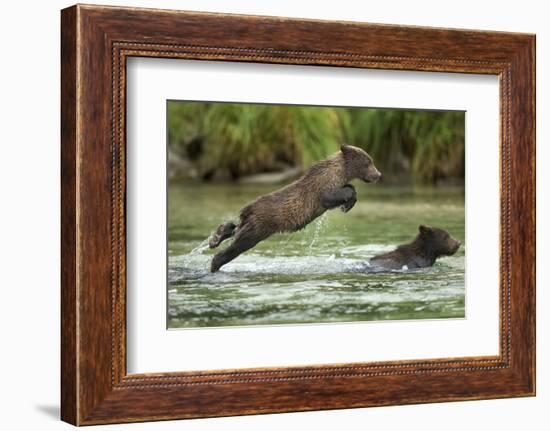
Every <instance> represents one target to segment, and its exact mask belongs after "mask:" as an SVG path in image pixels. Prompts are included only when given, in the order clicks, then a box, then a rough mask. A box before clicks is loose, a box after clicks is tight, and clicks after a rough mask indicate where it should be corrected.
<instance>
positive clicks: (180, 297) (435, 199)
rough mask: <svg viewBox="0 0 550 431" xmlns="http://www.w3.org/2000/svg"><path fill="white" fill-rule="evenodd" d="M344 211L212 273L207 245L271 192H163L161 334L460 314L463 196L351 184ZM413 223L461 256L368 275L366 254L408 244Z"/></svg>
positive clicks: (174, 185) (180, 185) (182, 186)
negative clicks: (351, 199)
mask: <svg viewBox="0 0 550 431" xmlns="http://www.w3.org/2000/svg"><path fill="white" fill-rule="evenodd" d="M354 184H355V186H356V189H357V192H358V202H357V204H356V205H355V207H354V208H353V209H352V210H351V211H350V212H348V213H347V214H344V213H342V212H341V211H339V210H333V211H330V212H327V213H325V214H324V215H323V216H321V217H320V218H319V219H317V220H316V221H314V222H313V223H311V224H310V225H309V226H307V227H306V228H305V229H304V230H302V231H300V232H296V233H292V234H278V235H274V236H272V237H271V238H269V239H267V240H266V241H263V242H261V243H260V244H258V245H257V246H256V247H255V248H253V249H252V250H250V251H248V252H247V253H245V254H242V255H241V256H239V257H238V258H237V259H235V260H234V261H232V262H230V263H229V264H227V265H225V266H224V267H222V269H221V270H220V271H219V272H218V273H215V274H210V272H209V266H210V260H211V258H212V256H213V254H214V253H215V251H217V250H219V249H220V248H223V247H225V246H227V245H228V244H229V241H230V240H228V241H226V243H223V244H222V245H221V246H220V248H219V249H217V250H209V249H208V246H207V238H208V236H209V235H210V233H211V232H212V231H213V230H214V229H215V228H216V227H217V226H218V225H219V224H220V223H222V222H225V221H228V220H235V221H237V220H238V218H237V214H238V211H239V209H240V208H242V207H243V206H244V205H246V204H247V203H249V202H250V201H252V200H253V199H255V198H256V197H257V196H259V195H261V194H264V193H267V192H269V191H272V190H274V189H276V188H278V187H277V186H245V185H219V184H212V185H204V184H189V183H185V182H177V181H174V182H171V183H170V184H169V187H168V190H169V192H168V295H167V298H168V327H169V328H190V327H219V326H237V325H238V326H243V325H273V324H297V323H328V322H354V321H372V320H400V319H434V318H460V317H464V315H465V314H464V313H465V310H464V297H465V286H464V253H465V246H466V244H465V241H464V189H463V188H458V187H457V188H454V187H443V188H441V187H440V188H411V187H408V188H407V187H387V186H383V185H381V184H373V185H370V184H369V185H367V184H363V183H354ZM419 224H426V225H431V226H437V227H441V228H444V229H447V230H448V231H449V232H450V233H451V235H453V236H454V237H455V238H457V239H458V240H460V241H461V242H462V244H463V245H462V246H461V248H460V249H459V251H458V252H457V253H456V254H455V255H454V256H451V257H445V258H441V259H440V260H438V261H437V262H436V264H435V265H434V266H433V267H431V268H426V269H422V270H416V271H394V272H372V271H371V272H369V271H368V268H366V266H365V262H366V261H367V259H368V258H369V257H372V256H373V255H375V254H379V253H381V252H385V251H389V250H391V249H392V248H393V247H395V246H396V245H397V244H401V243H404V242H408V241H410V240H411V239H412V238H413V237H414V236H415V235H416V232H417V229H418V225H419Z"/></svg>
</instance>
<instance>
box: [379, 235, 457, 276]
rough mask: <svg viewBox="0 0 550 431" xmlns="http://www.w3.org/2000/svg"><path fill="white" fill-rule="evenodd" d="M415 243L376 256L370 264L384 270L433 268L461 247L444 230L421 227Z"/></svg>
mask: <svg viewBox="0 0 550 431" xmlns="http://www.w3.org/2000/svg"><path fill="white" fill-rule="evenodd" d="M418 231H419V233H418V235H417V236H416V238H415V239H414V241H412V242H410V243H408V244H403V245H400V246H399V247H397V248H396V249H395V250H393V251H390V252H389V253H385V254H381V255H378V256H374V257H373V258H372V259H370V261H369V264H370V265H371V266H373V267H376V268H384V269H404V267H406V268H405V269H415V268H425V267H428V266H432V265H433V264H434V263H435V261H436V259H437V258H438V257H441V256H451V255H453V254H455V253H456V251H457V250H458V248H459V247H460V241H457V240H456V239H454V238H453V237H452V236H451V235H449V233H448V232H447V231H446V230H444V229H439V228H437V227H427V226H423V225H420V226H419V227H418Z"/></svg>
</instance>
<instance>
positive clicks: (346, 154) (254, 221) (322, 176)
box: [209, 145, 381, 272]
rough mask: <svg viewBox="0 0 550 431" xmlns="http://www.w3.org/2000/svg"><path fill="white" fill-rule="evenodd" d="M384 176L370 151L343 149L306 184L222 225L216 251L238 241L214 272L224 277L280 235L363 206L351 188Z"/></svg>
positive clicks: (217, 260)
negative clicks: (229, 266)
mask: <svg viewBox="0 0 550 431" xmlns="http://www.w3.org/2000/svg"><path fill="white" fill-rule="evenodd" d="M380 176H381V174H380V172H379V171H378V170H377V169H376V167H375V166H374V162H373V161H372V158H371V157H370V156H369V155H368V154H367V152H366V151H364V150H362V149H361V148H357V147H353V146H351V145H342V147H341V151H339V152H338V153H336V154H334V155H333V156H331V157H329V158H328V159H326V160H322V161H320V162H318V163H316V164H314V165H313V166H311V167H310V168H309V169H308V170H307V171H306V173H305V174H304V175H303V176H302V177H301V178H299V179H297V180H296V181H294V182H293V183H291V184H288V185H287V186H285V187H283V188H281V189H279V190H276V191H274V192H272V193H269V194H266V195H264V196H260V197H259V198H257V199H256V200H255V201H253V202H252V203H250V204H249V205H247V206H245V207H244V208H243V209H241V211H240V215H239V218H240V221H239V223H238V224H235V223H233V222H228V223H224V224H222V225H220V226H219V227H218V229H217V230H216V232H215V233H214V234H213V235H212V236H211V238H210V241H209V246H210V248H215V247H217V246H218V245H219V244H220V243H221V242H222V241H224V240H225V239H227V238H230V237H232V236H234V240H233V243H232V244H231V245H230V246H229V247H227V248H226V249H225V250H222V251H220V252H219V253H217V254H216V255H215V256H214V258H213V259H212V263H211V266H210V270H211V271H212V272H216V271H218V270H219V269H220V268H221V267H222V266H223V265H225V264H226V263H228V262H230V261H231V260H233V259H235V258H236V257H237V256H239V255H240V254H241V253H243V252H245V251H246V250H249V249H251V248H252V247H254V246H255V245H256V244H258V243H259V242H260V241H263V240H264V239H266V238H268V237H270V236H271V235H273V234H274V233H281V232H295V231H297V230H300V229H302V228H303V227H305V226H306V225H308V224H309V223H311V222H312V221H313V220H315V219H316V218H317V217H319V216H320V215H321V214H323V213H324V212H325V211H326V210H329V209H333V208H338V207H340V208H341V209H342V211H344V212H347V211H349V210H350V209H351V208H353V206H354V205H355V202H356V201H357V195H356V192H355V188H354V187H353V186H352V185H351V184H349V182H350V181H352V180H354V179H361V180H363V181H365V182H367V183H370V182H375V181H377V180H378V179H379V178H380Z"/></svg>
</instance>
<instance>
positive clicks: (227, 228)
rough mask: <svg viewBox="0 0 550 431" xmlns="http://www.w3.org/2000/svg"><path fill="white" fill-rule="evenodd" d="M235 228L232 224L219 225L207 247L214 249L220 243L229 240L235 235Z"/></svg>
mask: <svg viewBox="0 0 550 431" xmlns="http://www.w3.org/2000/svg"><path fill="white" fill-rule="evenodd" d="M236 228H237V226H236V225H235V223H233V222H228V223H224V224H221V225H219V226H218V229H216V232H214V234H213V235H212V236H211V237H210V240H209V241H208V246H209V247H210V248H216V247H217V246H219V245H220V244H221V243H222V241H224V240H226V239H227V238H231V237H232V236H233V234H234V233H235V229H236Z"/></svg>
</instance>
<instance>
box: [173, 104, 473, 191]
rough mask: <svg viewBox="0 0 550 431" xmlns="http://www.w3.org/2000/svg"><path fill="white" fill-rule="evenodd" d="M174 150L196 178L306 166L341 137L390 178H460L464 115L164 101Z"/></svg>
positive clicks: (336, 144) (329, 150)
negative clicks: (194, 171)
mask: <svg viewBox="0 0 550 431" xmlns="http://www.w3.org/2000/svg"><path fill="white" fill-rule="evenodd" d="M168 132H169V145H170V152H169V154H171V155H172V156H177V157H181V158H185V159H188V160H190V161H191V162H192V163H193V164H194V166H195V168H196V169H197V171H198V172H199V175H200V176H201V177H202V178H211V177H212V176H213V175H215V174H216V173H219V172H225V173H226V174H227V176H229V177H231V178H238V177H241V176H244V175H249V174H254V173H258V172H269V171H277V170H280V169H282V168H284V167H285V166H296V165H300V166H303V167H307V166H310V165H311V164H312V163H314V162H316V161H318V160H321V159H323V158H326V157H327V156H329V155H330V154H333V153H334V152H336V151H337V150H338V148H339V146H340V144H341V143H343V142H347V143H349V144H352V145H356V146H359V147H362V148H364V149H365V150H367V151H368V152H369V154H370V155H371V156H372V157H373V158H374V160H375V162H376V164H377V165H378V167H379V168H380V169H381V170H383V172H384V173H385V174H386V175H387V176H389V177H392V176H393V177H399V178H404V179H409V180H412V181H416V182H434V181H436V180H438V179H441V178H448V177H458V178H463V176H464V113H463V112H438V111H412V110H400V109H371V108H328V107H304V106H290V105H256V104H236V103H204V102H179V101H170V102H168Z"/></svg>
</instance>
